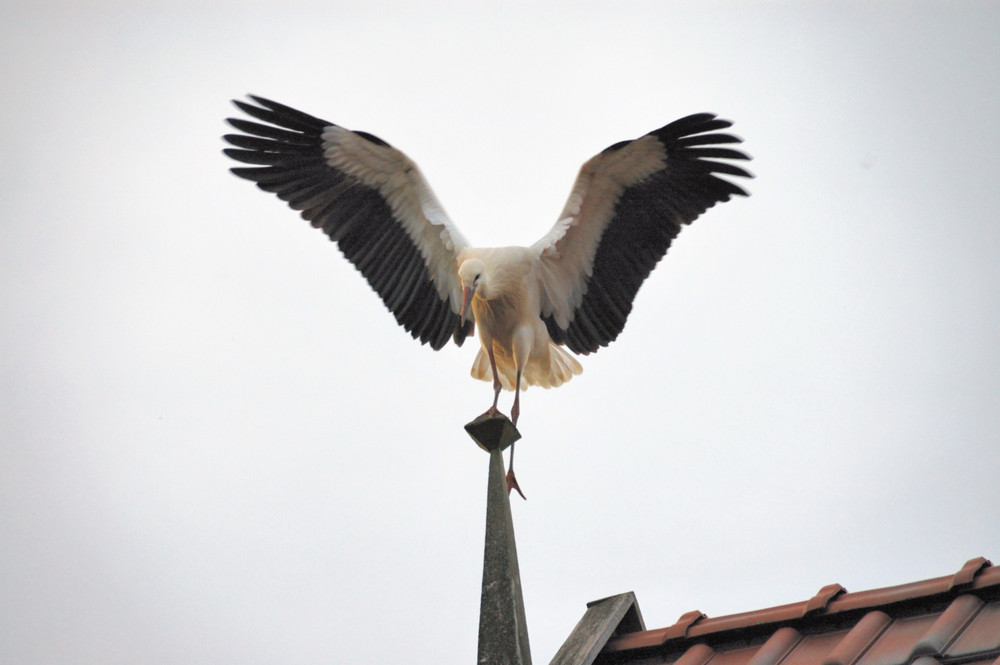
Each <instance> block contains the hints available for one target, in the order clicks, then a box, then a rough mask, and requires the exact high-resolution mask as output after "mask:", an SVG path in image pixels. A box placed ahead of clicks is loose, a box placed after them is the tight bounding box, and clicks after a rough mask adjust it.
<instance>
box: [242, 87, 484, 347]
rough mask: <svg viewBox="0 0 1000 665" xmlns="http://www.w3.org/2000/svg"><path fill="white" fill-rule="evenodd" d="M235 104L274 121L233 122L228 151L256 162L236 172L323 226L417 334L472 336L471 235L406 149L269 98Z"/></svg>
mask: <svg viewBox="0 0 1000 665" xmlns="http://www.w3.org/2000/svg"><path fill="white" fill-rule="evenodd" d="M250 98H251V99H252V100H253V101H254V102H256V104H257V105H256V106H255V105H253V104H248V103H246V102H242V101H235V100H234V102H233V103H234V104H235V105H236V106H237V107H238V108H239V109H241V110H242V111H244V112H245V113H246V114H247V115H249V116H251V117H253V118H255V119H257V120H261V121H263V122H264V123H267V124H261V123H258V122H252V121H249V120H244V119H240V118H228V119H227V122H228V123H229V124H230V125H232V126H233V127H234V128H236V129H237V130H239V131H241V132H243V134H227V135H226V136H224V137H223V138H224V139H225V140H226V141H227V142H228V143H230V144H231V145H233V146H236V147H235V148H227V149H226V150H225V151H224V152H225V153H226V154H227V155H228V156H229V157H231V158H233V159H235V160H237V161H240V162H243V163H246V164H253V165H254V166H252V167H236V168H233V169H231V171H232V172H233V173H235V174H236V175H238V176H240V177H241V178H245V179H247V180H251V181H253V182H255V183H257V186H258V187H259V188H260V189H262V190H264V191H266V192H272V193H274V194H276V195H277V196H278V197H279V198H281V199H282V200H284V201H286V202H287V203H288V205H289V206H290V207H291V208H293V209H295V210H299V211H301V215H302V217H303V219H306V220H307V221H309V222H311V223H312V225H313V226H314V227H317V228H321V229H323V231H324V232H325V233H326V234H327V235H328V236H329V237H330V239H331V240H333V241H335V242H336V243H337V246H338V247H339V248H340V250H341V252H343V254H344V256H345V257H347V259H348V260H349V261H350V262H351V263H353V264H354V266H355V267H356V268H357V269H358V270H359V271H360V272H361V274H362V275H364V277H365V279H367V280H368V283H369V284H370V285H371V287H372V288H373V289H374V290H375V291H376V292H377V293H378V294H379V296H380V297H381V298H382V301H383V302H384V303H385V305H386V307H388V308H389V310H390V311H391V312H392V313H393V315H394V316H395V317H396V321H397V322H398V323H399V324H400V325H401V326H403V328H405V329H406V330H407V331H408V332H409V333H410V334H411V335H412V336H413V337H414V338H415V339H419V340H420V341H421V343H426V344H430V345H431V347H432V348H434V349H440V348H441V347H442V346H444V345H445V344H446V343H447V341H448V338H449V337H452V338H453V339H454V341H455V342H456V344H459V345H461V343H462V342H463V341H464V340H465V338H466V337H467V336H468V335H469V334H471V333H472V329H473V322H472V321H471V320H466V321H460V320H459V315H458V312H459V310H460V307H461V294H462V289H461V285H460V283H459V280H458V273H457V266H456V264H455V258H456V256H457V255H458V253H459V252H460V251H461V250H462V249H464V248H465V247H467V246H468V241H466V239H465V238H464V237H463V236H462V234H461V233H460V232H459V231H458V229H457V228H456V227H455V226H454V225H453V224H452V223H451V221H450V220H449V219H448V216H447V215H446V214H445V212H444V208H443V207H442V206H441V204H440V203H439V202H438V200H437V198H436V197H435V196H434V193H433V192H432V191H431V189H430V187H429V186H428V185H427V182H426V181H425V180H424V177H423V175H422V174H421V173H420V170H419V169H418V168H417V166H416V164H414V163H413V161H411V160H410V159H409V158H408V157H407V156H406V155H404V154H403V153H402V152H400V151H399V150H396V149H395V148H393V147H392V146H390V145H389V144H388V143H386V142H385V141H383V140H382V139H379V138H378V137H376V136H373V135H371V134H368V133H366V132H358V131H350V130H347V129H344V128H343V127H339V126H337V125H335V124H333V123H331V122H328V121H326V120H321V119H319V118H315V117H313V116H311V115H308V114H306V113H302V112H301V111H297V110H295V109H292V108H290V107H288V106H284V105H282V104H278V103H277V102H273V101H270V100H268V99H264V98H262V97H256V96H252V95H251V97H250Z"/></svg>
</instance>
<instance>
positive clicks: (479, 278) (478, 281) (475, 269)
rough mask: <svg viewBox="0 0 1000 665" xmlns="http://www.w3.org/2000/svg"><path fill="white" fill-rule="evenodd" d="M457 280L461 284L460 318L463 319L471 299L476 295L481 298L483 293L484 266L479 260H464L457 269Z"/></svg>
mask: <svg viewBox="0 0 1000 665" xmlns="http://www.w3.org/2000/svg"><path fill="white" fill-rule="evenodd" d="M458 279H459V281H461V282H462V313H461V317H462V318H463V319H464V318H465V312H466V310H468V309H469V305H470V304H471V303H472V297H473V296H474V295H476V294H477V293H478V294H479V295H480V297H482V296H483V293H484V292H485V289H486V264H484V263H483V262H482V260H480V259H466V260H465V261H462V265H460V266H459V267H458Z"/></svg>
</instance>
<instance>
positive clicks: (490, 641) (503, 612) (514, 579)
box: [465, 414, 531, 665]
mask: <svg viewBox="0 0 1000 665" xmlns="http://www.w3.org/2000/svg"><path fill="white" fill-rule="evenodd" d="M465 429H466V431H468V432H469V435H470V436H472V438H473V440H475V442H476V443H477V444H479V446H480V447H481V448H483V449H484V450H487V451H489V453H490V471H489V480H488V485H487V492H486V547H485V551H484V554H483V590H482V595H481V596H480V602H479V659H478V661H477V662H478V663H480V664H484V665H485V664H489V665H501V664H502V665H531V649H530V648H529V645H528V624H527V621H526V620H525V617H524V599H523V597H522V595H521V573H520V571H519V570H518V566H517V546H516V545H515V543H514V522H513V520H512V519H511V514H510V499H509V498H508V492H507V478H506V474H505V472H504V467H503V456H502V454H501V453H502V451H503V449H504V448H506V447H507V446H509V445H510V444H511V443H513V442H514V441H516V440H517V439H519V438H521V435H520V434H519V433H518V431H517V430H516V429H515V428H514V425H513V424H512V423H511V422H510V420H509V419H508V418H507V417H506V416H504V415H502V414H494V415H493V416H486V414H484V415H483V416H480V417H479V418H477V419H476V420H474V421H472V422H471V423H469V424H468V425H466V426H465Z"/></svg>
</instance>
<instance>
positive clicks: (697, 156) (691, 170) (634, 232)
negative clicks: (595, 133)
mask: <svg viewBox="0 0 1000 665" xmlns="http://www.w3.org/2000/svg"><path fill="white" fill-rule="evenodd" d="M731 124H732V123H730V122H729V121H727V120H720V119H717V118H716V117H715V116H714V115H711V114H707V113H702V114H698V115H691V116H688V117H686V118H681V119H680V120H677V121H675V122H672V123H670V124H669V125H666V126H665V127H662V128H660V129H657V130H656V131H653V132H650V133H649V134H646V135H645V136H643V137H641V138H638V139H635V140H634V141H623V142H621V143H616V144H615V145H613V146H611V147H609V148H607V149H606V150H604V151H603V152H601V153H600V154H599V155H597V156H595V157H593V158H591V159H590V160H589V161H587V163H585V164H584V165H583V168H581V170H580V174H579V175H578V176H577V179H576V182H575V183H574V185H573V190H572V192H571V193H570V196H569V200H568V201H567V202H566V206H565V208H564V209H563V211H562V214H561V215H560V216H559V221H558V222H556V224H555V226H554V227H553V228H552V230H551V231H549V233H548V234H547V235H545V237H543V238H542V239H541V240H539V241H538V242H537V243H535V244H534V245H533V248H534V249H535V250H536V251H537V252H538V253H539V255H540V261H539V283H540V284H539V286H540V292H541V310H542V311H541V313H542V319H543V320H544V321H545V325H546V326H547V327H548V330H549V335H550V336H551V337H552V339H553V341H555V342H556V343H560V344H566V346H568V347H569V348H570V349H571V350H572V351H574V352H576V353H590V352H592V351H597V350H598V349H599V348H600V347H602V346H607V345H608V344H609V343H611V342H612V341H613V340H614V339H615V338H616V337H617V336H618V334H619V333H620V332H621V331H622V328H624V326H625V320H626V319H627V318H628V315H629V312H631V310H632V301H633V299H634V298H635V294H636V292H637V291H638V290H639V287H640V286H641V285H642V282H643V280H645V279H646V277H647V276H648V275H649V273H650V271H652V269H653V268H654V267H655V266H656V264H657V262H659V260H660V259H661V258H663V256H664V254H666V252H667V249H668V248H669V247H670V243H671V241H673V239H674V238H675V237H676V236H677V234H678V233H680V230H681V227H682V226H683V225H684V224H690V223H691V222H693V221H694V220H695V219H697V218H698V216H699V215H701V214H702V213H703V212H705V211H706V210H707V209H708V208H710V207H712V206H713V205H715V204H716V203H719V202H722V201H728V200H729V199H730V197H732V196H733V195H740V196H747V193H746V192H745V191H744V190H743V189H742V188H740V187H738V186H737V185H734V184H733V183H731V182H729V181H728V180H725V179H723V178H721V177H719V175H720V174H722V175H729V176H740V177H747V178H750V177H752V176H751V175H750V174H749V173H748V172H747V171H745V170H744V169H743V168H742V167H740V166H737V165H736V164H733V163H730V162H727V161H715V160H718V159H722V160H747V159H749V157H747V155H745V154H744V153H742V152H740V151H738V150H734V149H732V148H727V147H721V146H722V145H724V144H732V143H740V142H741V140H740V139H739V138H737V137H735V136H732V135H730V134H720V133H715V132H716V131H717V130H720V129H725V128H727V127H729V126H731Z"/></svg>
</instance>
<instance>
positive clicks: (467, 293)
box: [458, 286, 476, 321]
mask: <svg viewBox="0 0 1000 665" xmlns="http://www.w3.org/2000/svg"><path fill="white" fill-rule="evenodd" d="M474 295H476V292H475V291H474V290H473V289H471V288H469V287H468V286H467V287H465V288H464V289H463V290H462V311H461V312H459V314H458V316H459V318H460V319H461V320H462V321H464V320H465V312H466V311H467V310H468V309H469V305H471V304H472V296H474Z"/></svg>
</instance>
